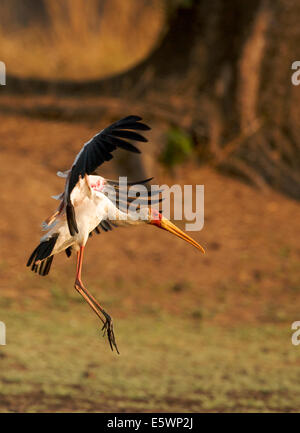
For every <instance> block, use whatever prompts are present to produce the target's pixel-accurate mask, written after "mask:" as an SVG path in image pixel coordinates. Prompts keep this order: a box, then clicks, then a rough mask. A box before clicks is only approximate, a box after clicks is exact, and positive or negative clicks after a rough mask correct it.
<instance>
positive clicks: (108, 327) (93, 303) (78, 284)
mask: <svg viewBox="0 0 300 433" xmlns="http://www.w3.org/2000/svg"><path fill="white" fill-rule="evenodd" d="M83 251H84V247H80V250H79V252H78V253H77V265H76V280H75V289H76V290H77V291H78V292H79V293H80V294H81V296H82V297H83V298H84V299H85V301H86V302H87V303H88V304H89V306H90V307H91V308H92V310H93V311H94V312H95V313H96V314H97V316H98V317H99V319H100V320H101V321H102V323H103V328H102V329H104V335H105V333H106V332H107V336H108V341H109V344H110V347H111V349H112V350H113V347H115V349H116V351H117V353H119V351H118V347H117V344H116V341H115V336H114V331H113V322H112V319H111V317H110V316H109V315H108V314H107V313H106V312H105V310H104V309H103V308H102V307H101V305H100V304H99V302H98V301H97V300H96V299H95V298H94V296H93V295H92V294H91V293H90V292H89V291H88V290H87V289H86V288H85V287H84V285H83V283H82V281H81V270H82V261H83ZM101 314H102V315H103V316H104V317H105V320H103V318H102V317H101Z"/></svg>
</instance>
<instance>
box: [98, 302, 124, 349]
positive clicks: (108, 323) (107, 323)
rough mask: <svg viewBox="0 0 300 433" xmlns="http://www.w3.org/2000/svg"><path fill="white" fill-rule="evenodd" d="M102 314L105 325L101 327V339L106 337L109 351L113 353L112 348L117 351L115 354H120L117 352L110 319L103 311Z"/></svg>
mask: <svg viewBox="0 0 300 433" xmlns="http://www.w3.org/2000/svg"><path fill="white" fill-rule="evenodd" d="M102 314H103V315H104V317H105V323H104V325H103V327H102V331H103V337H105V336H106V335H107V338H108V342H109V345H110V348H111V350H112V351H113V350H114V348H115V349H116V351H117V353H118V354H120V352H119V350H118V346H117V343H116V339H115V334H114V327H113V321H112V318H111V317H110V316H109V315H108V314H107V313H106V312H105V311H102Z"/></svg>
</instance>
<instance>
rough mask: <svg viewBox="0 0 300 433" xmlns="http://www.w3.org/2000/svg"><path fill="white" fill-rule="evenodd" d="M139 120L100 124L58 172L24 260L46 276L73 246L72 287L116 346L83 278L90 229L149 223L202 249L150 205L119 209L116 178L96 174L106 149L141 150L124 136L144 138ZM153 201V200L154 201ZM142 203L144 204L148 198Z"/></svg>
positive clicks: (106, 157)
mask: <svg viewBox="0 0 300 433" xmlns="http://www.w3.org/2000/svg"><path fill="white" fill-rule="evenodd" d="M140 120H141V118H140V117H138V116H128V117H126V118H124V119H121V120H119V121H118V122H115V123H114V124H112V125H111V126H109V127H108V128H106V129H104V130H103V131H101V132H100V133H99V134H97V135H95V137H93V138H92V139H91V140H90V141H88V142H87V143H86V144H85V145H84V146H83V148H82V149H81V151H80V152H79V154H78V155H77V157H76V158H75V161H74V163H73V165H72V168H71V169H70V170H68V171H66V172H65V173H61V172H59V173H58V175H59V176H60V177H64V178H66V184H65V190H64V192H63V193H62V194H60V195H59V196H56V197H54V198H56V199H58V200H60V205H59V207H58V209H57V210H56V212H55V213H54V214H53V215H51V216H50V217H49V218H47V219H46V221H45V222H44V223H43V229H44V230H45V231H46V234H45V235H44V236H43V237H42V238H41V240H40V244H39V245H38V246H37V247H36V248H35V250H34V251H33V253H32V254H31V256H30V258H29V260H28V262H27V266H31V269H32V270H33V271H35V272H38V273H39V274H40V275H47V274H48V273H49V271H50V268H51V264H52V261H53V257H54V255H56V254H58V253H60V252H62V251H65V252H66V254H67V256H68V257H69V256H70V255H71V252H72V251H76V252H77V267H76V278H75V288H76V290H77V291H78V292H79V293H80V294H81V295H82V296H83V298H84V299H85V300H86V302H87V303H88V304H89V305H90V307H91V308H92V309H93V310H94V312H95V313H96V314H97V315H98V317H99V318H100V319H101V320H102V322H103V329H104V332H107V335H108V340H109V343H110V346H111V348H112V349H113V348H115V349H116V350H117V351H118V349H117V345H116V342H115V337H114V331H113V324H112V320H111V318H110V316H109V315H108V314H107V313H106V312H105V311H104V309H103V308H102V306H101V305H100V304H99V303H98V301H97V300H96V299H95V298H94V297H93V296H92V295H91V294H90V293H89V292H88V290H87V289H86V288H85V287H84V285H83V283H82V281H81V268H82V260H83V251H84V247H85V245H86V243H87V241H88V239H89V236H90V235H91V233H92V232H93V231H96V232H97V233H98V232H99V228H101V229H102V230H104V231H108V230H111V228H112V225H113V226H118V225H137V224H153V225H155V226H157V227H160V228H163V229H165V230H168V231H169V232H171V233H173V234H175V235H177V236H178V237H180V238H182V239H184V240H186V241H187V242H189V243H191V244H192V245H194V246H195V247H196V248H198V249H200V250H202V252H204V250H203V248H202V247H201V246H200V245H199V244H197V243H196V242H195V241H194V240H193V239H191V238H190V237H189V236H188V235H186V234H185V233H184V232H182V231H181V230H180V229H178V228H177V227H176V226H175V225H174V224H172V223H171V222H170V221H168V220H167V219H166V218H164V217H163V216H162V215H161V214H160V213H159V212H157V211H156V210H154V209H152V208H148V207H144V208H141V209H139V218H136V215H132V213H131V212H128V211H126V212H124V211H122V210H121V209H120V203H121V202H122V200H123V198H122V193H120V189H119V185H118V183H116V182H115V181H110V180H108V179H105V178H103V177H101V176H99V175H97V174H95V170H96V169H97V167H98V166H99V165H101V164H102V163H103V162H104V161H107V160H110V159H111V158H112V156H111V153H110V152H112V151H113V150H115V149H116V148H117V147H121V148H123V149H126V150H129V151H133V152H139V151H138V149H137V148H136V147H134V146H133V145H132V144H131V143H129V142H128V141H126V140H124V138H125V139H133V140H137V141H147V140H146V139H145V138H144V137H143V136H142V135H140V134H138V133H136V132H133V131H131V130H148V129H149V127H148V126H147V125H145V124H143V123H140ZM149 180H150V179H146V180H144V181H140V182H137V184H139V183H142V184H143V183H146V182H147V181H149ZM109 191H110V192H111V191H113V192H114V193H116V197H117V199H118V200H117V201H116V202H114V201H113V200H112V199H111V197H110V196H109V194H107V192H109ZM126 200H127V199H125V202H126ZM158 201H159V200H158ZM151 202H152V203H153V201H151ZM126 204H127V203H126ZM145 204H148V198H147V200H146V202H145ZM103 317H104V319H103Z"/></svg>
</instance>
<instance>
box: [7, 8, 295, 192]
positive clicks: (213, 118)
mask: <svg viewBox="0 0 300 433" xmlns="http://www.w3.org/2000/svg"><path fill="white" fill-rule="evenodd" d="M174 4H177V6H176V7H174ZM166 6H167V21H168V25H167V31H166V32H165V33H164V34H163V35H162V37H161V40H160V41H159V43H158V44H157V46H156V48H155V49H154V50H153V52H152V53H151V54H150V55H149V57H148V58H147V59H145V60H144V61H143V62H142V63H140V64H139V65H137V66H135V67H134V68H132V69H131V70H129V71H127V72H125V73H122V74H119V75H117V76H115V77H111V78H108V79H104V80H99V81H94V82H87V83H70V82H69V83H67V82H60V83H46V82H44V81H40V82H37V81H36V80H35V81H30V80H27V81H26V82H24V80H18V79H15V78H12V77H10V83H8V84H10V86H8V87H7V88H9V87H10V88H12V87H13V86H14V88H15V89H16V90H17V91H19V92H21V91H26V90H27V89H30V88H31V89H33V88H34V89H35V90H36V91H38V92H41V93H44V92H46V91H47V90H51V91H53V90H55V91H57V92H60V93H62V94H66V93H69V94H72V95H76V94H78V95H80V94H87V93H89V94H93V95H102V96H103V95H107V96H111V95H112V96H115V97H120V98H122V99H124V100H126V103H127V102H128V105H130V102H131V101H140V102H141V104H143V107H144V111H145V112H147V118H148V119H149V118H151V116H152V117H158V118H164V119H166V120H167V121H168V122H170V123H171V124H172V123H174V124H176V125H178V126H180V127H182V128H184V129H185V130H187V131H189V132H190V133H191V134H192V136H193V137H194V138H195V142H196V144H197V151H198V155H199V157H201V159H205V158H208V159H209V160H210V161H211V163H212V164H214V165H215V166H216V167H219V168H221V169H223V170H226V171H229V172H231V173H235V174H238V175H240V176H242V177H244V178H247V179H248V180H251V181H252V182H253V183H255V184H256V185H259V186H261V187H263V186H266V185H267V184H269V185H272V186H273V187H276V188H277V189H279V190H281V191H283V192H284V193H286V194H289V195H290V196H292V197H295V198H300V174H299V167H300V145H299V138H298V137H299V132H300V131H299V129H300V121H299V119H300V116H299V115H300V112H299V111H300V100H299V97H300V87H299V88H298V87H296V86H293V85H292V83H291V75H292V71H291V64H292V62H293V61H295V60H300V26H299V19H300V2H299V1H298V0H272V1H271V0H252V1H251V2H242V1H240V0H202V1H199V0H181V1H180V0H179V1H178V2H175V0H173V1H170V0H169V1H167V0H166ZM142 171H143V170H142Z"/></svg>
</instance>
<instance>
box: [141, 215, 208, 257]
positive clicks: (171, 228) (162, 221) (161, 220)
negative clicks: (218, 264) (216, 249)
mask: <svg viewBox="0 0 300 433" xmlns="http://www.w3.org/2000/svg"><path fill="white" fill-rule="evenodd" d="M149 211H150V221H149V222H150V224H152V225H155V226H156V227H159V228H161V229H164V230H167V231H168V232H170V233H173V234H174V235H175V236H178V237H179V238H181V239H183V240H184V241H186V242H188V243H189V244H191V245H193V246H194V247H196V248H198V250H200V251H201V252H202V253H203V254H204V253H205V250H204V248H203V247H202V246H201V245H200V244H198V242H196V241H194V239H192V238H191V237H190V236H188V235H187V234H186V233H184V232H183V231H182V230H180V228H178V227H176V226H175V224H173V223H171V221H169V220H168V219H167V218H165V217H164V216H163V215H162V214H161V213H159V212H158V211H157V210H156V209H153V208H150V210H149Z"/></svg>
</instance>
